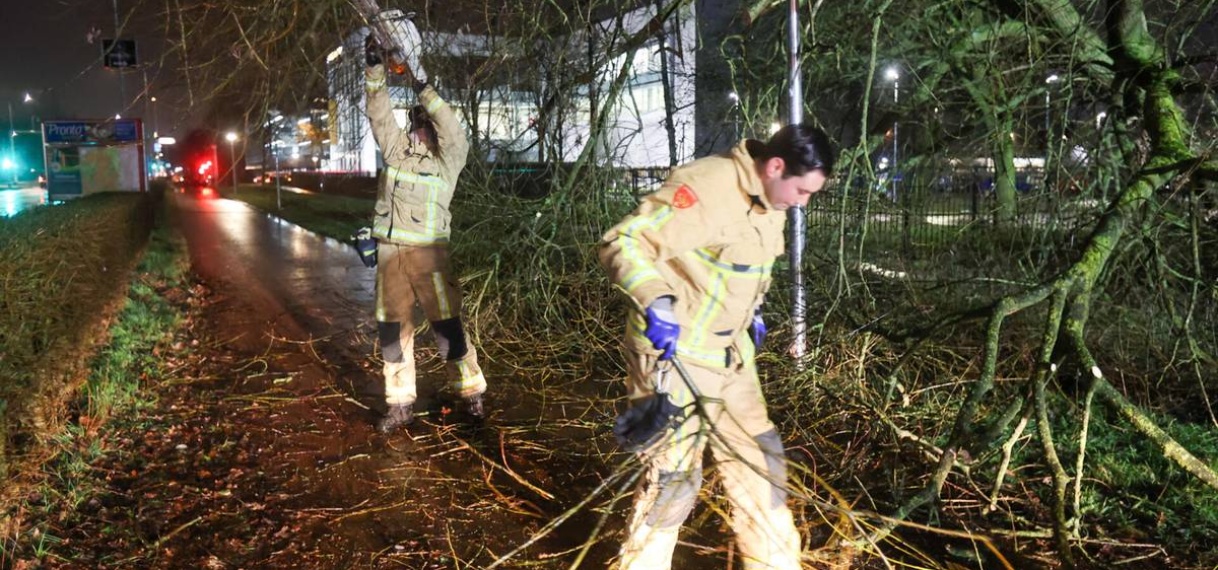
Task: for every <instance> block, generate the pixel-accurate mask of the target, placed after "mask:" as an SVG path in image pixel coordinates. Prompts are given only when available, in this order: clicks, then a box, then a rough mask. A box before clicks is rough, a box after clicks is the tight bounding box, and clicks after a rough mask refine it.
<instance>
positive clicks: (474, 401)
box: [465, 394, 486, 419]
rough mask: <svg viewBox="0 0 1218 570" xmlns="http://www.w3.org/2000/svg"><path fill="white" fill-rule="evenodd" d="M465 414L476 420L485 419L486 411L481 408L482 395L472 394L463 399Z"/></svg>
mask: <svg viewBox="0 0 1218 570" xmlns="http://www.w3.org/2000/svg"><path fill="white" fill-rule="evenodd" d="M465 413H467V414H469V415H470V417H473V418H477V419H482V418H485V417H486V409H484V408H483V407H482V394H474V395H473V396H470V397H468V398H465Z"/></svg>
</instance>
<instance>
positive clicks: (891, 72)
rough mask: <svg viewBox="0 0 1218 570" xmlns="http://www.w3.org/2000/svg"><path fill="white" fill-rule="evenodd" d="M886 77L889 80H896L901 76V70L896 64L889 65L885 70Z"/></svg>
mask: <svg viewBox="0 0 1218 570" xmlns="http://www.w3.org/2000/svg"><path fill="white" fill-rule="evenodd" d="M884 78H885V79H887V80H889V81H896V80H898V79H900V78H901V70H900V69H897V66H895V65H892V66H889V67H888V69H885V70H884Z"/></svg>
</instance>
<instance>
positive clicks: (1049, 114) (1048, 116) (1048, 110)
mask: <svg viewBox="0 0 1218 570" xmlns="http://www.w3.org/2000/svg"><path fill="white" fill-rule="evenodd" d="M1058 81H1061V78H1060V77H1058V76H1057V74H1056V73H1054V74H1052V75H1050V76H1048V77H1046V78H1045V164H1044V167H1043V168H1044V170H1045V190H1046V191H1047V190H1048V189H1049V155H1050V154H1051V153H1052V152H1053V101H1052V95H1053V84H1054V83H1057V82H1058Z"/></svg>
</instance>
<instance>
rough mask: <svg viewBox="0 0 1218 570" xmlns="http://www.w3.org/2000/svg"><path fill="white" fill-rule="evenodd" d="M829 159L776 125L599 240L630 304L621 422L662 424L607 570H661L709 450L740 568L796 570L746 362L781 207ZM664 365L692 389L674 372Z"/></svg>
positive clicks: (809, 184)
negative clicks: (668, 416) (663, 419)
mask: <svg viewBox="0 0 1218 570" xmlns="http://www.w3.org/2000/svg"><path fill="white" fill-rule="evenodd" d="M833 162H834V155H833V150H832V149H831V148H830V146H829V142H828V139H827V137H826V136H825V134H824V133H823V132H821V131H820V130H819V129H816V128H814V127H811V126H807V125H797V126H795V125H793V126H787V127H785V128H783V129H781V130H780V131H778V132H777V133H776V134H775V135H774V136H773V137H772V138H771V139H770V140H769V141H767V142H764V143H763V142H761V141H756V140H745V141H742V142H741V143H739V144H738V145H737V146H736V147H735V148H733V149H732V150H731V151H730V152H727V153H725V154H722V155H718V156H712V157H707V158H703V159H700V160H697V161H694V162H692V163H690V164H688V165H685V166H683V167H681V168H678V169H677V170H675V171H674V172H673V173H672V175H671V176H670V177H669V178H668V180H667V181H666V182H665V183H664V185H663V186H662V187H661V188H660V190H659V191H657V192H655V193H654V194H652V195H650V196H648V197H646V198H645V199H644V200H643V202H642V204H641V205H640V206H639V207H638V209H637V210H636V211H635V212H634V213H633V214H631V215H630V216H628V217H627V218H626V219H624V220H622V222H621V223H619V224H618V225H617V226H615V227H614V228H613V229H611V230H610V231H609V232H608V233H607V234H606V235H605V237H604V238H603V241H602V243H601V250H600V257H601V262H602V263H603V264H604V266H605V267H606V269H607V270H608V272H609V275H610V277H611V279H612V280H613V281H614V283H616V284H617V285H619V286H620V287H622V288H623V289H624V290H625V291H626V293H628V294H629V296H630V297H631V299H632V300H633V301H634V302H635V303H636V305H637V307H638V310H635V311H632V313H631V314H630V316H629V318H628V323H627V331H626V341H625V345H626V355H627V370H628V378H627V382H628V390H629V393H630V401H631V406H632V408H631V409H630V410H629V411H627V413H626V414H624V415H623V419H624V420H625V421H626V422H627V423H640V422H642V423H647V422H648V420H646V419H642V418H643V417H645V416H647V415H653V412H654V411H655V410H661V409H662V407H657V406H655V405H654V402H655V401H656V398H657V397H662V400H661V401H663V402H665V404H664V406H665V407H667V408H669V409H670V410H672V411H673V412H674V414H673V415H674V416H675V421H672V422H670V423H669V424H667V425H663V424H661V427H658V428H656V429H654V430H653V431H654V432H655V434H654V436H653V437H651V438H649V440H648V441H647V442H646V443H645V444H641V445H640V446H639V453H640V455H641V457H642V459H643V460H644V462H645V463H646V465H647V473H646V477H645V479H644V481H643V482H642V483H641V484H640V487H639V489H638V490H637V492H636V495H635V503H634V513H633V515H632V516H631V519H630V523H629V528H628V536H627V537H626V542H625V543H624V544H623V545H622V547H621V553H620V555H621V557H620V561H619V565H620V568H623V569H626V570H638V569H667V568H669V567H670V566H671V564H672V555H673V548H674V547H675V546H676V544H677V533H678V530H679V529H680V527H681V524H682V522H683V521H684V520H685V518H686V517H687V516H688V515H689V513H690V511H691V510H692V508H693V506H694V502H695V499H696V498H697V495H698V489H699V487H701V485H702V455H703V450H704V449H705V447H707V445H708V444H709V447H710V449H711V452H712V456H713V458H714V460H715V462H716V463H717V466H718V469H719V472H720V473H721V474H722V476H723V488H724V492H725V493H726V496H727V499H728V501H729V503H730V505H731V526H732V529H733V531H734V532H735V534H736V540H737V543H738V545H739V548H740V552H741V553H742V555H743V559H744V564H743V567H744V568H747V569H762V568H766V569H784V570H785V569H797V568H799V567H800V563H799V558H800V541H799V535H798V533H797V531H796V530H795V524H794V521H793V519H792V515H791V511H790V510H789V509H788V507H787V504H786V482H787V475H786V465H785V458H784V456H783V447H782V440H781V439H780V438H779V436H778V433H777V432H776V431H775V428H774V425H773V424H772V423H771V422H770V420H769V417H768V415H767V413H766V409H765V401H764V399H763V397H762V394H761V387H760V384H759V381H758V376H757V369H756V366H755V364H754V354H755V351H756V348H757V347H758V346H760V344H761V342H762V338H763V337H764V334H765V323H764V321H763V320H762V319H761V303H762V301H763V298H764V295H765V293H766V290H767V289H768V288H769V286H770V271H771V268H772V267H773V263H774V259H775V258H776V257H777V256H779V255H781V254H782V253H783V247H784V237H783V228H784V225H785V222H786V215H787V214H786V210H787V209H788V208H790V207H792V206H803V205H805V204H807V202H808V199H809V197H811V195H812V194H814V193H816V192H817V191H819V190H820V189H821V188H822V187H823V186H824V184H825V181H826V177H827V176H828V175H829V174H830V173H831V171H832V168H833ZM674 355H676V356H677V357H678V361H679V363H680V364H682V365H683V367H684V369H685V370H687V371H688V372H689V376H690V379H691V380H692V383H693V384H694V388H695V389H696V391H695V390H691V389H690V387H689V386H687V385H686V384H685V381H684V380H683V379H682V378H681V377H680V375H678V373H677V371H676V370H673V365H674V364H675V363H673V362H670V359H672V358H673V356H674ZM695 393H696V394H698V396H695ZM695 397H697V399H698V400H699V403H700V406H695V405H694V401H695ZM669 401H670V402H671V405H669V404H668V402H669ZM699 409H700V410H701V412H699V411H698V410H699ZM634 412H639V413H638V416H637V417H633V418H632V413H634ZM661 413H662V412H661ZM682 414H683V415H684V419H681V415H682ZM623 419H620V420H619V426H618V427H619V428H622V427H623V425H622V423H623ZM651 419H652V420H654V418H651ZM651 425H655V423H654V422H653V423H652V424H651ZM625 427H626V428H631V427H632V426H629V425H627V426H625ZM635 427H637V426H635ZM615 431H617V430H615ZM618 433H619V436H620V435H621V434H622V432H620V431H619V432H618Z"/></svg>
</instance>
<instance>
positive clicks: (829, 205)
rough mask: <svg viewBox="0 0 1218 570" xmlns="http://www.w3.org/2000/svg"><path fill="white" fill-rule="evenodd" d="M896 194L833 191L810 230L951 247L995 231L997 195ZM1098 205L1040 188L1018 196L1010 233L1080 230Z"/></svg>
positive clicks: (820, 197) (816, 209)
mask: <svg viewBox="0 0 1218 570" xmlns="http://www.w3.org/2000/svg"><path fill="white" fill-rule="evenodd" d="M891 196H892V195H891V193H883V192H867V191H865V190H860V191H857V192H843V191H841V190H840V189H831V190H828V191H826V192H822V193H820V194H817V195H816V196H814V197H813V198H812V200H811V201H810V202H809V204H808V227H809V229H810V231H813V232H818V233H837V232H842V233H844V235H845V236H846V237H848V238H862V237H863V236H870V237H871V238H874V239H876V240H889V241H891V240H896V241H898V242H899V243H900V244H901V245H903V246H906V247H910V246H922V247H934V246H939V245H949V244H950V243H952V242H953V241H954V240H956V239H960V238H963V237H966V236H967V235H969V232H970V231H971V230H975V229H978V228H984V227H993V226H996V225H998V224H999V222H1000V217H999V214H1000V210H999V207H998V202H997V199H996V198H995V196H994V193H993V192H992V191H987V190H983V189H981V188H980V187H976V188H971V189H968V190H965V191H960V190H954V191H946V192H945V191H938V190H925V191H907V192H903V193H902V194H901V195H899V196H898V198H897V199H896V200H893V199H892V197H891ZM1097 206H1098V202H1096V201H1093V200H1081V199H1066V198H1064V197H1062V196H1060V195H1056V194H1053V193H1049V192H1043V191H1040V190H1032V191H1027V192H1021V193H1018V194H1017V195H1016V199H1015V203H1014V215H1013V217H1012V219H1011V220H1010V221H1009V223H1003V224H1002V225H1003V227H1004V228H1007V229H1009V230H1014V231H1018V230H1028V231H1048V230H1056V229H1061V228H1064V227H1074V226H1076V225H1077V223H1078V222H1079V221H1080V220H1081V219H1083V218H1084V217H1086V218H1090V217H1091V216H1092V215H1094V212H1095V208H1096V207H1097Z"/></svg>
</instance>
